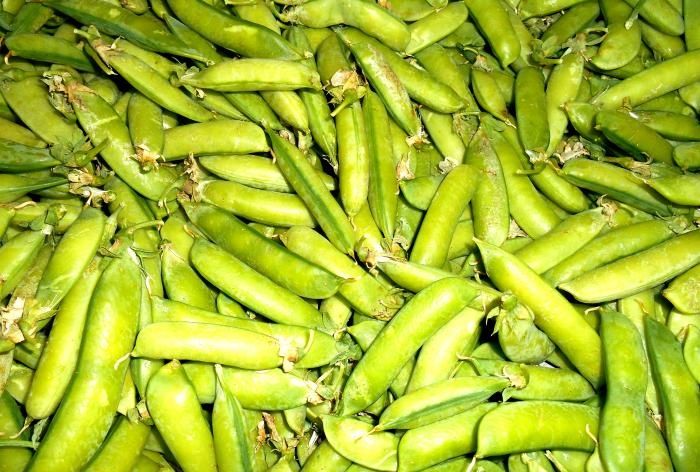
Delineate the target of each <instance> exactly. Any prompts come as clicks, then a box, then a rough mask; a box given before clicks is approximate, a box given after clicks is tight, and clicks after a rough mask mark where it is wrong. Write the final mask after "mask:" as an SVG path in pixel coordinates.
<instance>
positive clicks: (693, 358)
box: [683, 325, 700, 380]
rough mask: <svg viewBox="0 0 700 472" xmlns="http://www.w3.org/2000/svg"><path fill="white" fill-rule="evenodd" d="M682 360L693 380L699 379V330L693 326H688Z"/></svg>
mask: <svg viewBox="0 0 700 472" xmlns="http://www.w3.org/2000/svg"><path fill="white" fill-rule="evenodd" d="M683 359H685V364H686V365H687V366H688V370H690V373H691V374H693V377H695V380H697V379H698V378H700V328H699V327H697V326H695V325H688V332H687V334H686V336H685V342H684V344H683Z"/></svg>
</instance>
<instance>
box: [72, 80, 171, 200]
mask: <svg viewBox="0 0 700 472" xmlns="http://www.w3.org/2000/svg"><path fill="white" fill-rule="evenodd" d="M68 89H69V90H70V97H71V102H72V105H73V110H74V111H75V114H76V116H77V117H78V121H79V122H80V125H81V126H82V127H83V128H84V129H85V130H86V132H87V134H88V136H89V137H90V140H91V141H92V142H93V143H95V144H99V143H102V142H103V141H106V142H107V144H106V145H105V147H104V148H103V149H102V150H101V151H100V155H101V156H102V158H103V159H104V160H105V161H106V162H107V164H108V165H109V166H110V167H111V168H112V170H114V172H115V173H116V174H117V175H118V176H119V177H120V178H121V179H123V180H124V181H125V182H126V183H128V185H129V186H130V187H131V188H132V189H133V190H135V191H136V192H138V193H140V194H141V195H143V196H144V197H146V198H149V199H151V200H154V201H158V200H161V199H163V198H169V195H170V194H169V191H170V190H171V188H172V185H173V182H174V181H175V179H176V178H177V174H176V171H175V169H173V168H171V167H163V166H162V167H159V168H158V169H154V170H153V171H152V172H148V173H143V172H141V166H140V164H139V163H138V162H137V161H136V160H135V159H133V157H132V156H133V155H134V154H135V152H134V148H133V145H132V144H131V137H130V136H129V129H128V128H127V127H126V124H125V123H124V122H123V121H121V120H120V119H119V116H118V115H117V114H116V112H115V111H114V109H113V108H112V107H111V106H110V105H109V103H107V102H106V101H104V100H103V99H102V98H101V97H99V96H98V95H96V94H95V93H94V92H93V91H92V90H90V89H88V88H86V87H84V86H82V85H80V84H78V83H76V82H73V83H71V84H69V85H68Z"/></svg>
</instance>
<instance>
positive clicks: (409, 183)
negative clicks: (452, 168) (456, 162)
mask: <svg viewBox="0 0 700 472" xmlns="http://www.w3.org/2000/svg"><path fill="white" fill-rule="evenodd" d="M444 179H445V174H437V175H425V176H420V177H415V178H413V179H405V180H401V181H400V182H399V189H400V190H401V196H402V197H403V198H405V199H406V202H407V203H408V204H409V205H411V206H412V207H414V208H417V209H419V210H427V209H428V207H429V206H430V201H431V200H432V199H433V197H434V196H435V192H437V189H438V187H440V184H441V183H442V181H443V180H444Z"/></svg>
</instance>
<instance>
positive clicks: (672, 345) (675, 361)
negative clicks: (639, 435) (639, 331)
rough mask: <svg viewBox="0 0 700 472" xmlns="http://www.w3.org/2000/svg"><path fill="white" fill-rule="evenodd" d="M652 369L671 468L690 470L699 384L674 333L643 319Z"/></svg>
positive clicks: (694, 457) (694, 453)
mask: <svg viewBox="0 0 700 472" xmlns="http://www.w3.org/2000/svg"><path fill="white" fill-rule="evenodd" d="M644 329H645V337H646V342H647V350H648V353H649V361H650V364H651V372H652V374H653V376H654V380H655V381H656V383H657V385H658V386H659V390H660V391H661V405H662V410H663V412H664V424H665V432H666V435H665V436H666V443H667V444H668V449H669V452H670V454H671V460H672V461H673V467H674V469H675V470H678V471H686V470H693V468H694V467H695V464H697V463H698V460H699V459H698V457H697V456H698V450H697V449H696V448H694V447H693V446H692V445H693V444H697V441H698V439H697V438H698V435H700V430H699V429H698V427H697V425H698V420H697V418H698V417H700V397H699V396H698V384H697V382H696V381H695V379H694V378H693V376H692V375H691V373H690V371H689V370H688V367H687V366H686V364H685V361H684V359H683V351H682V348H681V345H680V343H679V342H678V341H677V340H676V339H675V337H674V336H673V333H671V331H670V330H669V329H668V328H666V327H665V326H664V325H662V324H661V323H659V322H658V321H656V320H653V319H652V318H649V317H647V318H645V319H644Z"/></svg>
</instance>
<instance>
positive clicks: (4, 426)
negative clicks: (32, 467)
mask: <svg viewBox="0 0 700 472" xmlns="http://www.w3.org/2000/svg"><path fill="white" fill-rule="evenodd" d="M23 423H24V418H23V417H22V412H21V410H20V409H19V406H18V405H17V403H16V402H15V400H14V399H13V398H12V396H11V395H10V393H9V392H7V391H3V393H2V394H0V431H1V432H2V436H3V438H7V437H8V436H9V437H15V436H17V435H18V434H19V433H20V431H21V430H22V424H23ZM28 433H29V431H25V432H24V433H22V434H19V436H17V439H19V440H27V439H29V434H28ZM31 457H32V451H31V450H30V449H28V448H25V447H7V446H5V447H0V464H2V465H1V466H0V470H2V471H3V472H12V471H15V470H24V468H25V467H26V465H27V463H28V462H29V461H30V459H31Z"/></svg>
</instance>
